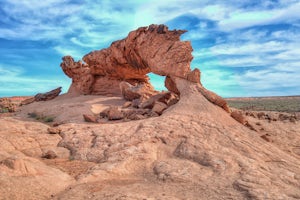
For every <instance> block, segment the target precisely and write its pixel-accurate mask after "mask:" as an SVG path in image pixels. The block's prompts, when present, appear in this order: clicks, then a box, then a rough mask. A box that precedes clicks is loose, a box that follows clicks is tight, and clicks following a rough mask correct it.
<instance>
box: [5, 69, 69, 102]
mask: <svg viewBox="0 0 300 200" xmlns="http://www.w3.org/2000/svg"><path fill="white" fill-rule="evenodd" d="M24 72H25V70H24V69H23V68H21V67H16V66H7V65H3V64H0V77H1V79H0V85H1V87H0V97H1V96H13V95H35V94H36V93H37V92H47V91H49V90H52V89H54V88H57V87H60V86H62V87H63V91H64V92H66V91H67V89H68V87H69V84H70V80H68V78H64V79H61V78H58V77H52V78H47V76H46V77H45V76H35V77H34V76H26V75H25V74H24Z"/></svg>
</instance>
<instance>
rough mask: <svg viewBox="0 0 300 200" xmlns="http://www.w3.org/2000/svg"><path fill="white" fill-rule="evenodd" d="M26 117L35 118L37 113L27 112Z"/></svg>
mask: <svg viewBox="0 0 300 200" xmlns="http://www.w3.org/2000/svg"><path fill="white" fill-rule="evenodd" d="M28 117H30V118H34V119H36V118H37V117H38V114H36V113H34V112H33V113H28Z"/></svg>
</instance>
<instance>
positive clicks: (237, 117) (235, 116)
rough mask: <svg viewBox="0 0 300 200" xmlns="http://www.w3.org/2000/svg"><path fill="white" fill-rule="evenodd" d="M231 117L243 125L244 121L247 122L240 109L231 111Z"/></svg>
mask: <svg viewBox="0 0 300 200" xmlns="http://www.w3.org/2000/svg"><path fill="white" fill-rule="evenodd" d="M231 117H232V118H233V119H235V120H236V121H238V122H239V123H241V124H243V125H246V123H247V121H246V119H245V117H244V116H243V113H242V112H241V111H237V110H235V111H233V112H232V113H231Z"/></svg>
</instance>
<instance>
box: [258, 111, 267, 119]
mask: <svg viewBox="0 0 300 200" xmlns="http://www.w3.org/2000/svg"><path fill="white" fill-rule="evenodd" d="M257 117H258V119H262V118H264V117H265V113H264V112H259V113H257Z"/></svg>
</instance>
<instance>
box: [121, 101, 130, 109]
mask: <svg viewBox="0 0 300 200" xmlns="http://www.w3.org/2000/svg"><path fill="white" fill-rule="evenodd" d="M130 106H131V102H130V101H126V102H125V103H124V104H123V106H122V108H128V107H130Z"/></svg>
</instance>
